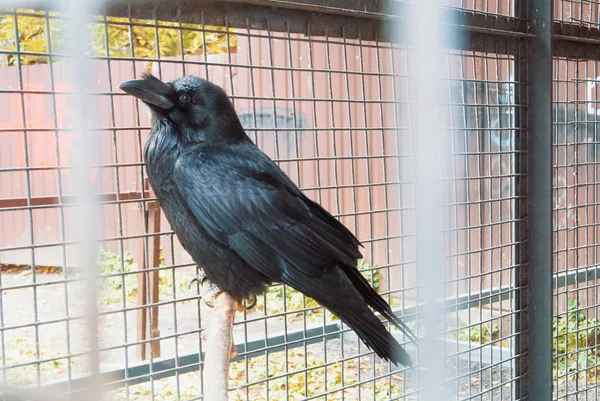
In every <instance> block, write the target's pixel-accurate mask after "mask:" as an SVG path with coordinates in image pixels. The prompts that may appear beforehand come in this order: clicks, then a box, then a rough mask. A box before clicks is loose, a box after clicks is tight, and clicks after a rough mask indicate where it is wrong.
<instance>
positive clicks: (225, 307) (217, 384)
mask: <svg viewBox="0 0 600 401" xmlns="http://www.w3.org/2000/svg"><path fill="white" fill-rule="evenodd" d="M236 306H237V305H236V302H235V300H234V298H233V297H232V296H231V295H229V294H228V293H226V292H221V293H220V294H219V295H217V297H216V299H215V302H214V308H213V312H212V318H211V321H210V325H209V327H208V329H207V331H208V334H207V335H206V337H205V340H206V356H205V359H204V372H203V377H204V389H203V391H204V399H205V400H210V401H227V400H228V399H229V396H228V392H229V361H230V359H231V356H232V355H235V354H234V353H233V352H234V351H235V348H234V347H233V320H234V318H235V311H236Z"/></svg>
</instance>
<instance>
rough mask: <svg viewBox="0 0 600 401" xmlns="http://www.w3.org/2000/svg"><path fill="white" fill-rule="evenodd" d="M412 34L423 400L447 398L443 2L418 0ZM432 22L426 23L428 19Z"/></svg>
mask: <svg viewBox="0 0 600 401" xmlns="http://www.w3.org/2000/svg"><path fill="white" fill-rule="evenodd" d="M412 11H413V12H412V14H411V16H410V17H411V21H410V22H409V25H410V33H409V35H411V39H412V43H414V48H411V50H410V52H409V57H408V58H409V60H408V61H409V70H408V73H409V79H408V86H409V95H410V98H409V100H410V115H411V130H412V131H411V149H412V152H413V154H414V156H415V157H414V159H413V179H414V205H415V220H416V221H417V222H418V224H416V234H417V235H416V248H415V250H416V256H417V284H418V293H417V299H418V301H419V303H420V304H421V305H423V306H424V309H421V308H420V307H419V312H420V313H421V314H422V316H423V327H424V331H425V333H424V334H423V333H422V332H421V333H419V334H421V335H422V337H421V338H420V339H419V351H418V353H419V361H418V362H419V364H420V367H421V368H422V369H421V371H420V372H419V376H418V381H419V383H418V385H419V387H420V388H421V389H423V392H422V398H420V399H422V400H430V401H433V400H443V399H444V398H445V397H444V391H443V387H444V386H445V383H444V378H445V377H446V372H445V366H444V365H445V358H444V357H445V353H444V348H443V345H442V342H441V341H439V339H438V338H439V336H440V334H441V333H440V326H439V321H440V316H444V311H443V310H442V308H441V303H440V302H439V300H440V298H442V297H443V290H444V287H443V283H442V281H443V276H444V271H443V268H442V267H441V266H442V265H443V263H444V260H443V254H444V249H443V235H442V207H441V205H442V200H443V194H442V181H441V163H440V161H439V157H440V154H441V155H443V154H447V151H446V149H444V141H443V138H442V136H441V122H440V121H439V119H437V118H431V111H432V108H433V110H435V113H439V109H438V107H439V104H440V103H439V101H440V93H441V90H442V86H441V85H442V82H441V78H442V75H441V73H442V70H441V68H440V60H441V54H440V51H439V43H440V39H441V35H442V34H443V30H442V28H441V27H440V21H441V20H440V18H441V2H440V1H439V0H421V1H419V2H415V3H414V7H413V10H412ZM425 20H427V21H429V23H428V24H423V23H422V21H425Z"/></svg>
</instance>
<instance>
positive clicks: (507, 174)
mask: <svg viewBox="0 0 600 401" xmlns="http://www.w3.org/2000/svg"><path fill="white" fill-rule="evenodd" d="M68 3H69V2H61V1H57V2H55V1H48V2H47V3H45V2H43V1H39V2H35V3H32V2H23V4H19V2H14V4H10V5H8V6H7V8H6V9H4V10H3V11H1V12H0V105H2V107H0V114H2V116H0V189H1V196H0V267H1V270H0V290H1V291H0V344H1V348H0V355H1V361H2V363H1V366H0V372H1V373H0V374H1V378H2V379H3V381H4V382H5V383H6V385H8V386H13V387H19V388H27V389H30V390H32V391H36V390H39V389H41V391H42V393H38V392H35V394H45V395H47V394H51V393H56V394H70V395H77V396H78V395H82V394H83V395H85V396H86V397H89V396H90V395H89V394H90V388H95V389H101V390H105V391H106V392H107V393H106V394H107V397H108V398H110V399H115V400H121V399H122V400H149V399H150V400H153V401H154V400H163V399H164V400H167V399H168V400H172V399H176V400H195V399H202V398H203V397H202V393H203V391H202V389H203V386H205V385H207V384H206V383H202V377H201V375H200V374H199V372H200V371H201V369H202V366H203V341H202V338H201V333H202V331H203V330H204V329H205V326H206V317H207V316H210V311H209V310H208V309H207V308H206V306H205V305H203V304H201V302H200V301H199V299H198V292H197V288H188V287H187V282H188V280H189V279H190V278H191V277H193V276H194V275H195V274H196V266H195V265H194V264H193V263H192V261H191V259H190V257H189V256H188V255H187V254H186V253H185V251H184V250H183V249H182V247H181V246H180V244H179V242H178V241H177V239H176V238H175V237H174V234H173V233H172V231H171V230H170V228H169V225H168V223H167V221H166V219H165V218H164V216H163V215H162V213H161V211H160V208H159V206H158V202H157V201H156V200H155V198H154V195H153V193H152V191H151V189H150V187H149V185H148V183H147V180H146V177H145V173H144V167H143V159H142V148H143V144H144V143H145V140H146V138H147V135H148V131H149V128H150V116H149V114H148V112H147V111H146V109H145V108H144V107H143V105H140V104H138V103H137V101H135V100H134V99H132V98H131V97H129V96H127V95H125V94H124V93H122V92H121V91H120V90H119V89H118V86H119V84H120V83H121V82H123V81H125V80H126V79H131V78H136V77H139V75H140V74H141V73H142V72H145V71H150V72H152V73H154V74H155V75H157V76H158V77H160V78H161V79H163V80H170V79H174V78H176V77H178V76H181V75H186V74H193V75H197V76H200V77H203V78H207V79H209V80H211V81H212V82H214V83H216V84H218V85H220V86H222V87H223V88H224V89H225V90H226V92H227V93H228V94H229V95H230V96H231V99H232V101H233V103H234V106H235V108H236V111H237V112H238V114H239V115H240V119H241V121H242V123H243V125H244V127H245V128H246V129H247V132H248V134H249V135H250V136H251V138H252V139H253V140H254V141H255V142H256V143H257V145H258V146H259V147H260V148H261V149H262V150H263V151H264V152H266V153H267V154H268V155H269V156H270V157H272V158H273V159H274V160H276V162H277V163H278V164H279V165H280V166H281V167H282V169H283V170H284V171H285V172H286V173H287V174H288V175H289V176H290V177H291V178H292V179H293V180H294V181H295V182H297V183H298V184H299V186H300V187H301V188H302V189H303V190H304V191H305V193H306V194H307V195H308V196H309V197H311V198H312V199H314V200H316V201H318V202H319V203H321V204H322V205H323V206H324V207H325V208H326V209H328V210H329V211H330V212H332V213H333V214H334V215H335V216H336V217H337V218H339V219H340V220H341V221H342V222H343V223H344V224H345V225H346V226H347V227H348V228H349V229H351V230H352V231H353V232H354V233H355V234H356V235H357V236H358V238H359V239H360V240H361V241H362V243H363V244H364V245H365V250H364V251H365V252H364V253H365V260H364V261H362V262H361V263H360V264H359V267H360V268H361V269H362V270H363V273H364V274H365V276H366V277H367V278H368V279H369V280H370V281H371V283H372V284H373V285H374V286H375V288H376V289H377V291H378V292H379V293H380V294H383V295H384V297H385V298H386V299H387V300H388V301H389V302H390V304H391V305H392V306H393V308H394V310H395V312H397V313H398V315H399V316H401V317H402V319H404V320H405V321H407V322H409V325H411V327H413V328H414V329H415V330H416V332H417V333H421V331H422V327H421V314H422V311H423V309H422V307H423V306H422V304H420V303H419V298H420V294H419V292H420V288H421V284H422V283H419V277H418V274H417V273H418V271H417V266H418V258H417V254H416V249H417V245H418V244H417V241H418V236H417V234H416V233H417V228H418V224H419V221H418V219H417V217H416V214H415V209H416V206H417V205H418V202H419V199H418V197H417V196H416V195H415V185H414V184H415V180H416V179H417V178H418V177H419V171H418V170H417V169H416V168H415V164H414V152H413V142H414V140H415V138H414V136H413V135H414V132H413V123H414V121H413V119H412V118H413V117H414V116H413V114H412V113H413V110H412V109H411V106H412V105H413V102H414V92H413V90H412V89H411V85H410V80H411V77H412V76H414V71H411V66H410V62H409V61H410V59H411V57H412V54H413V52H414V45H413V44H412V43H411V39H410V37H409V35H408V33H407V31H406V29H404V28H405V26H406V25H407V23H408V22H409V18H410V15H411V8H412V7H413V5H412V3H411V2H408V1H406V2H405V1H391V0H295V1H293V2H292V1H279V0H272V1H271V0H256V1H251V0H237V1H236V0H227V1H218V2H217V1H192V0H173V1H171V2H169V3H168V4H167V2H159V1H155V0H131V1H106V2H103V1H93V2H92V1H89V2H83V3H82V4H84V3H85V4H87V8H86V11H85V12H87V13H89V15H91V16H92V17H90V22H89V23H88V22H87V21H86V22H85V23H83V22H81V23H80V25H81V26H82V27H83V28H80V31H79V32H80V33H83V34H88V35H89V38H91V40H89V41H88V40H87V39H85V41H84V42H83V43H84V44H85V46H84V47H80V48H76V47H73V45H72V44H71V42H72V41H73V42H75V39H74V37H73V35H74V34H75V33H76V32H78V31H77V30H74V29H73V25H76V23H77V18H82V16H83V17H86V18H87V16H89V15H85V14H83V13H84V11H82V12H81V13H82V14H81V15H79V16H78V17H74V16H73V13H75V11H74V10H75V9H76V6H72V5H71V6H70V7H71V8H70V10H71V12H72V13H71V14H70V13H69V12H65V7H66V8H68V7H69V6H68V5H65V4H68ZM442 3H443V5H444V7H443V11H442V17H441V18H442V26H443V29H444V30H445V32H446V33H447V35H445V38H444V46H445V48H444V49H443V51H442V52H441V54H440V56H439V62H440V65H441V66H442V67H441V70H442V71H443V74H442V75H443V84H442V91H441V94H440V97H441V99H442V101H441V104H440V105H431V118H434V119H439V121H440V124H441V136H440V137H441V138H442V139H441V140H442V141H443V142H444V143H443V145H444V146H445V148H446V149H448V151H447V152H445V153H443V154H440V155H439V156H440V164H441V166H442V168H443V172H442V176H443V180H442V181H443V182H442V184H443V185H442V187H443V188H442V212H443V221H442V225H443V232H442V240H443V256H444V258H443V262H442V267H441V271H442V272H443V280H444V285H443V294H439V295H440V297H439V298H440V307H441V308H442V309H443V312H444V315H443V316H440V317H439V324H440V335H439V341H440V344H441V349H443V355H440V356H439V358H440V363H441V364H443V366H444V372H445V377H443V378H442V382H443V386H444V389H443V391H444V394H445V395H446V398H447V399H455V400H467V399H468V400H517V399H526V398H527V399H531V400H544V401H545V400H548V399H554V400H563V399H564V400H571V399H588V400H592V399H594V400H595V399H598V397H600V396H599V395H598V390H597V386H598V374H599V373H600V356H599V355H600V350H599V348H598V342H599V340H600V334H599V329H598V322H597V319H598V312H599V310H598V306H599V302H600V299H599V298H598V291H599V288H600V282H599V281H598V280H599V279H600V277H599V275H598V272H599V269H598V258H599V252H598V246H599V242H598V241H599V237H600V231H599V225H598V221H597V219H598V213H599V211H600V209H599V207H600V197H599V194H600V192H599V191H600V187H599V184H600V182H599V181H598V176H599V174H600V162H599V161H598V157H599V156H598V152H597V151H598V146H599V145H600V142H599V141H600V139H599V138H598V133H597V130H598V127H599V126H600V125H599V120H598V119H599V116H600V112H599V111H598V110H599V107H598V102H599V100H598V93H599V91H598V82H599V79H600V72H599V71H598V66H599V64H598V63H599V61H600V19H599V18H600V16H599V11H600V2H598V1H597V0H586V1H583V0H581V1H575V0H554V1H548V0H528V1H515V0H485V1H483V0H480V1H477V0H472V1H471V0H468V1H466V0H460V1H459V0H447V1H445V2H442ZM25 4H26V5H25ZM10 7H12V8H10ZM25 7H27V8H25ZM82 7H83V6H82ZM423 23H424V24H427V23H428V21H423ZM83 62H85V63H86V64H85V70H84V71H81V73H82V74H83V73H87V74H88V78H90V77H91V79H88V81H85V82H87V84H86V87H85V88H84V89H85V90H84V89H82V88H77V87H74V85H76V83H77V82H84V81H83V80H82V79H80V80H79V81H77V80H75V81H73V80H72V78H73V76H72V75H73V73H72V71H73V70H72V68H73V66H77V65H80V64H81V63H83ZM78 71H79V70H78ZM80 78H81V77H80ZM73 82H75V84H74V83H73ZM78 91H82V93H84V95H85V96H84V97H78V95H77V93H78ZM82 96H83V95H82ZM81 99H85V102H86V104H85V105H82V104H81V102H80V101H81ZM78 102H79V103H78ZM77 110H79V111H77ZM83 112H86V113H87V114H85V116H84V117H83V118H81V119H79V120H78V118H79V117H80V116H79V115H77V113H83ZM77 121H78V122H77ZM78 132H84V133H85V137H82V138H80V139H77V138H78V136H77V135H78ZM86 146H87V147H91V148H92V149H87V150H86V152H88V153H86V154H89V155H93V159H90V160H88V161H86V160H83V161H82V160H80V159H81V153H80V150H81V149H83V148H84V147H86ZM432 146H434V145H432ZM78 161H79V162H82V163H87V167H88V168H87V170H84V173H83V174H84V176H83V178H82V177H81V176H80V175H78V174H81V172H80V171H79V170H78V169H77V167H76V164H77V162H78ZM82 179H83V180H87V181H89V182H90V187H89V188H88V189H94V191H95V192H96V196H95V198H94V207H93V208H92V207H90V208H88V209H85V210H87V212H88V216H87V217H90V216H91V214H92V213H93V214H94V216H95V217H96V220H97V223H98V224H97V227H96V228H97V230H96V231H97V238H95V239H97V240H98V243H99V244H100V246H101V248H102V252H101V254H100V255H99V256H98V258H97V260H95V261H90V260H89V259H88V260H87V261H88V262H90V264H93V265H94V266H95V267H97V269H95V270H94V274H93V283H94V285H95V286H96V287H97V296H96V294H93V292H92V294H93V295H94V296H95V297H96V300H97V303H94V302H92V300H93V299H94V298H93V297H92V298H90V297H91V295H90V294H91V293H90V291H94V285H92V286H91V287H90V286H87V287H86V285H85V282H86V273H85V271H84V270H85V269H83V268H82V260H84V262H83V263H84V264H85V263H86V262H85V260H86V259H85V255H84V254H82V249H83V248H81V247H80V246H79V245H78V244H79V241H80V239H81V237H80V235H81V234H80V230H79V228H81V226H85V225H86V224H88V223H87V219H85V220H82V217H83V218H86V215H85V214H84V215H81V214H77V213H75V210H76V209H78V207H79V206H80V205H81V204H82V198H81V193H82V191H81V188H79V187H78V186H77V183H78V182H81V181H78V180H82ZM84 192H85V190H84ZM90 199H91V198H90ZM88 200H89V199H88ZM82 258H83V259H82ZM92 304H94V305H92ZM90 311H93V312H95V313H94V315H93V316H91V318H90ZM552 317H553V319H552ZM234 336H235V340H236V346H237V352H238V356H237V357H236V358H235V359H234V360H233V362H232V366H231V370H230V384H231V386H232V389H231V397H232V399H236V400H247V399H256V400H288V399H303V400H392V399H394V400H395V399H406V400H413V399H418V398H420V397H421V396H422V392H423V389H424V388H425V387H426V386H427V383H425V382H424V381H423V380H422V378H421V376H422V373H421V372H420V369H419V366H417V367H416V368H415V369H405V368H403V369H398V368H395V367H394V366H393V365H390V364H387V363H384V362H382V361H381V360H380V359H379V358H376V357H374V356H373V353H372V352H370V351H369V350H368V349H367V348H366V347H365V346H364V344H362V343H361V342H360V341H358V340H357V338H356V336H355V335H354V334H353V332H352V331H350V330H349V329H348V328H347V327H346V326H344V325H342V324H340V322H339V320H337V319H336V318H334V317H333V316H332V315H331V314H330V313H328V312H326V311H324V310H323V309H322V308H321V307H319V306H318V305H317V304H316V303H315V302H314V301H313V300H311V299H307V298H305V297H303V296H302V295H301V294H299V293H297V292H296V291H294V290H292V289H291V288H288V287H285V286H274V287H272V288H271V289H270V290H269V291H268V292H267V293H266V294H265V295H264V296H263V297H262V298H260V299H259V300H258V304H257V306H256V307H255V308H254V309H252V310H250V311H247V312H244V313H243V314H238V316H236V322H235V332H234ZM96 337H97V341H96V342H94V338H96ZM398 338H399V339H401V340H402V341H403V343H404V339H403V338H402V337H398ZM90 344H95V345H92V346H91V345H90ZM406 346H407V349H408V350H409V352H410V353H412V354H413V355H416V356H417V358H416V359H417V360H418V355H419V350H418V349H417V348H416V347H414V346H412V345H411V344H406ZM90 378H93V379H94V383H95V384H94V386H96V387H90V386H91V385H92V384H91V381H90ZM92 393H93V392H92ZM32 394H33V393H32ZM4 397H5V399H9V397H8V395H6V394H5V395H4ZM209 401H210V400H209Z"/></svg>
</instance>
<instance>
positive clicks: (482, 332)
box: [446, 322, 498, 345]
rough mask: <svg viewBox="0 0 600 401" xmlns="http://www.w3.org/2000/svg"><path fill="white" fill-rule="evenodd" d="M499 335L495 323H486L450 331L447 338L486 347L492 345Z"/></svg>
mask: <svg viewBox="0 0 600 401" xmlns="http://www.w3.org/2000/svg"><path fill="white" fill-rule="evenodd" d="M497 333H498V325H497V324H496V323H495V322H486V323H481V324H476V325H473V326H470V327H463V328H461V329H458V330H451V331H448V333H447V334H446V337H447V338H448V339H452V340H459V341H468V342H471V343H476V344H480V345H484V344H489V343H491V342H492V340H494V337H495V335H496V334H497Z"/></svg>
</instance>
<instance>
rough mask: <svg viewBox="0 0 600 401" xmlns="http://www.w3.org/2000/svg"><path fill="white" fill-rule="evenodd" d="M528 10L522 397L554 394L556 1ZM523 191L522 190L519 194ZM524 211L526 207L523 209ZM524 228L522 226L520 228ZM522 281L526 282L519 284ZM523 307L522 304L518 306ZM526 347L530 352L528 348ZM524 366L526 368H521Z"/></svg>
mask: <svg viewBox="0 0 600 401" xmlns="http://www.w3.org/2000/svg"><path fill="white" fill-rule="evenodd" d="M526 4H527V6H521V7H523V8H524V9H523V10H522V13H525V14H526V15H524V17H525V18H526V19H527V21H528V29H529V32H530V33H533V34H534V35H535V37H534V38H533V39H532V40H531V42H530V45H529V46H530V47H529V51H528V53H529V55H528V59H527V65H526V79H527V81H525V82H527V83H528V90H527V92H528V93H527V96H525V99H527V100H526V102H527V106H528V108H527V109H526V110H527V113H528V117H527V127H528V129H527V131H526V132H525V133H522V134H521V135H526V139H525V141H521V143H522V144H524V145H525V146H526V147H524V148H521V149H522V150H526V151H527V152H526V155H525V157H524V158H523V159H526V172H527V176H526V177H527V178H526V181H527V182H526V191H527V198H526V202H527V208H526V211H527V217H526V227H527V229H526V232H525V233H524V234H525V235H526V237H521V238H519V239H520V240H521V241H524V251H525V252H524V255H522V256H523V257H524V258H525V262H526V269H527V270H526V272H525V275H526V276H525V279H524V281H525V284H526V287H527V288H526V292H525V293H524V294H526V299H525V302H526V313H525V316H526V318H527V321H526V322H525V324H526V325H527V326H526V327H522V328H521V329H525V328H526V331H525V333H527V334H526V336H527V338H526V346H527V348H526V349H521V350H519V351H520V358H522V359H521V364H520V366H521V369H520V370H521V371H520V372H519V375H520V376H521V377H522V379H521V380H524V381H525V382H524V383H523V385H524V386H523V385H522V386H521V389H520V390H521V391H522V392H523V391H525V392H526V393H521V394H519V398H523V397H528V399H530V400H532V401H538V400H539V401H547V400H551V399H552V18H553V13H552V10H553V2H552V1H548V0H529V1H528V2H526ZM521 195H523V194H521ZM523 211H524V210H523ZM521 233H523V231H521ZM520 284H524V283H520ZM519 306H520V307H522V305H519ZM525 351H526V352H525ZM523 368H524V369H523Z"/></svg>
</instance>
